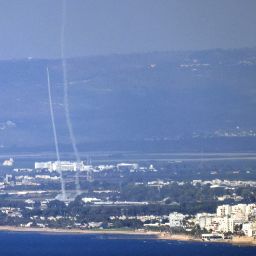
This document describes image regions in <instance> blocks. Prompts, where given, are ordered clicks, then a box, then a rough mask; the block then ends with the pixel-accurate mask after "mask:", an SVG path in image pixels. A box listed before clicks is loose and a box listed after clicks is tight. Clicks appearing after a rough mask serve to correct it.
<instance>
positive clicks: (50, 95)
mask: <svg viewBox="0 0 256 256" xmlns="http://www.w3.org/2000/svg"><path fill="white" fill-rule="evenodd" d="M46 71H47V84H48V98H49V105H50V112H51V121H52V131H53V137H54V145H55V151H56V157H57V163H58V164H59V163H60V151H59V143H58V137H57V132H56V125H55V118H54V113H53V105H52V92H51V81H50V74H49V69H48V67H47V70H46ZM58 171H59V174H60V182H61V194H62V199H64V200H65V199H66V189H65V182H64V179H63V175H62V171H61V170H58Z"/></svg>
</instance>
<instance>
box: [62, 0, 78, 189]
mask: <svg viewBox="0 0 256 256" xmlns="http://www.w3.org/2000/svg"><path fill="white" fill-rule="evenodd" d="M65 26H66V0H63V1H62V22H61V37H60V45H61V64H62V79H63V85H64V86H63V87H64V109H65V116H66V123H67V127H68V131H69V136H70V140H71V143H72V148H73V151H74V154H75V158H76V162H77V163H80V161H81V159H80V156H79V152H78V149H77V144H76V138H75V135H74V130H73V125H72V122H71V118H70V111H69V100H68V77H67V61H66V58H65ZM79 172H80V170H79V167H78V169H77V170H76V177H75V183H76V193H77V194H80V183H79Z"/></svg>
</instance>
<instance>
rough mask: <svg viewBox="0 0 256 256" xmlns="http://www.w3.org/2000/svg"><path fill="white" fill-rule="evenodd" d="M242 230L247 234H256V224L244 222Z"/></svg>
mask: <svg viewBox="0 0 256 256" xmlns="http://www.w3.org/2000/svg"><path fill="white" fill-rule="evenodd" d="M242 230H243V232H244V234H245V235H246V236H249V237H253V236H256V224H255V223H252V222H248V223H244V224H243V227H242Z"/></svg>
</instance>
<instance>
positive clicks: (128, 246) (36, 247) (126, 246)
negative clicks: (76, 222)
mask: <svg viewBox="0 0 256 256" xmlns="http://www.w3.org/2000/svg"><path fill="white" fill-rule="evenodd" d="M0 255H1V256H91V255H92V256H102V255H104V256H130V255H132V256H137V255H138V256H143V255H147V256H151V255H152V256H153V255H154V256H155V255H159V256H165V255H166V256H167V255H168V256H191V255H192V256H222V255H223V256H255V255H256V247H248V246H232V245H230V244H217V243H208V244H205V243H197V242H179V241H168V240H154V239H148V238H147V237H143V238H142V239H141V238H139V239H133V238H132V237H131V236H124V235H118V236H117V235H66V234H39V233H13V232H0Z"/></svg>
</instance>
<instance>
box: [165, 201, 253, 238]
mask: <svg viewBox="0 0 256 256" xmlns="http://www.w3.org/2000/svg"><path fill="white" fill-rule="evenodd" d="M185 220H186V221H185ZM169 225H170V227H183V228H186V227H191V226H192V225H199V227H200V229H201V230H206V231H207V232H208V233H213V234H226V233H229V234H234V233H236V234H240V235H245V236H248V237H254V236H256V204H236V205H228V204H225V205H221V206H218V207H217V209H216V213H214V214H211V213H198V214H196V215H195V216H193V217H189V218H188V216H186V215H183V214H181V213H176V212H174V213H171V214H170V215H169Z"/></svg>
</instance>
